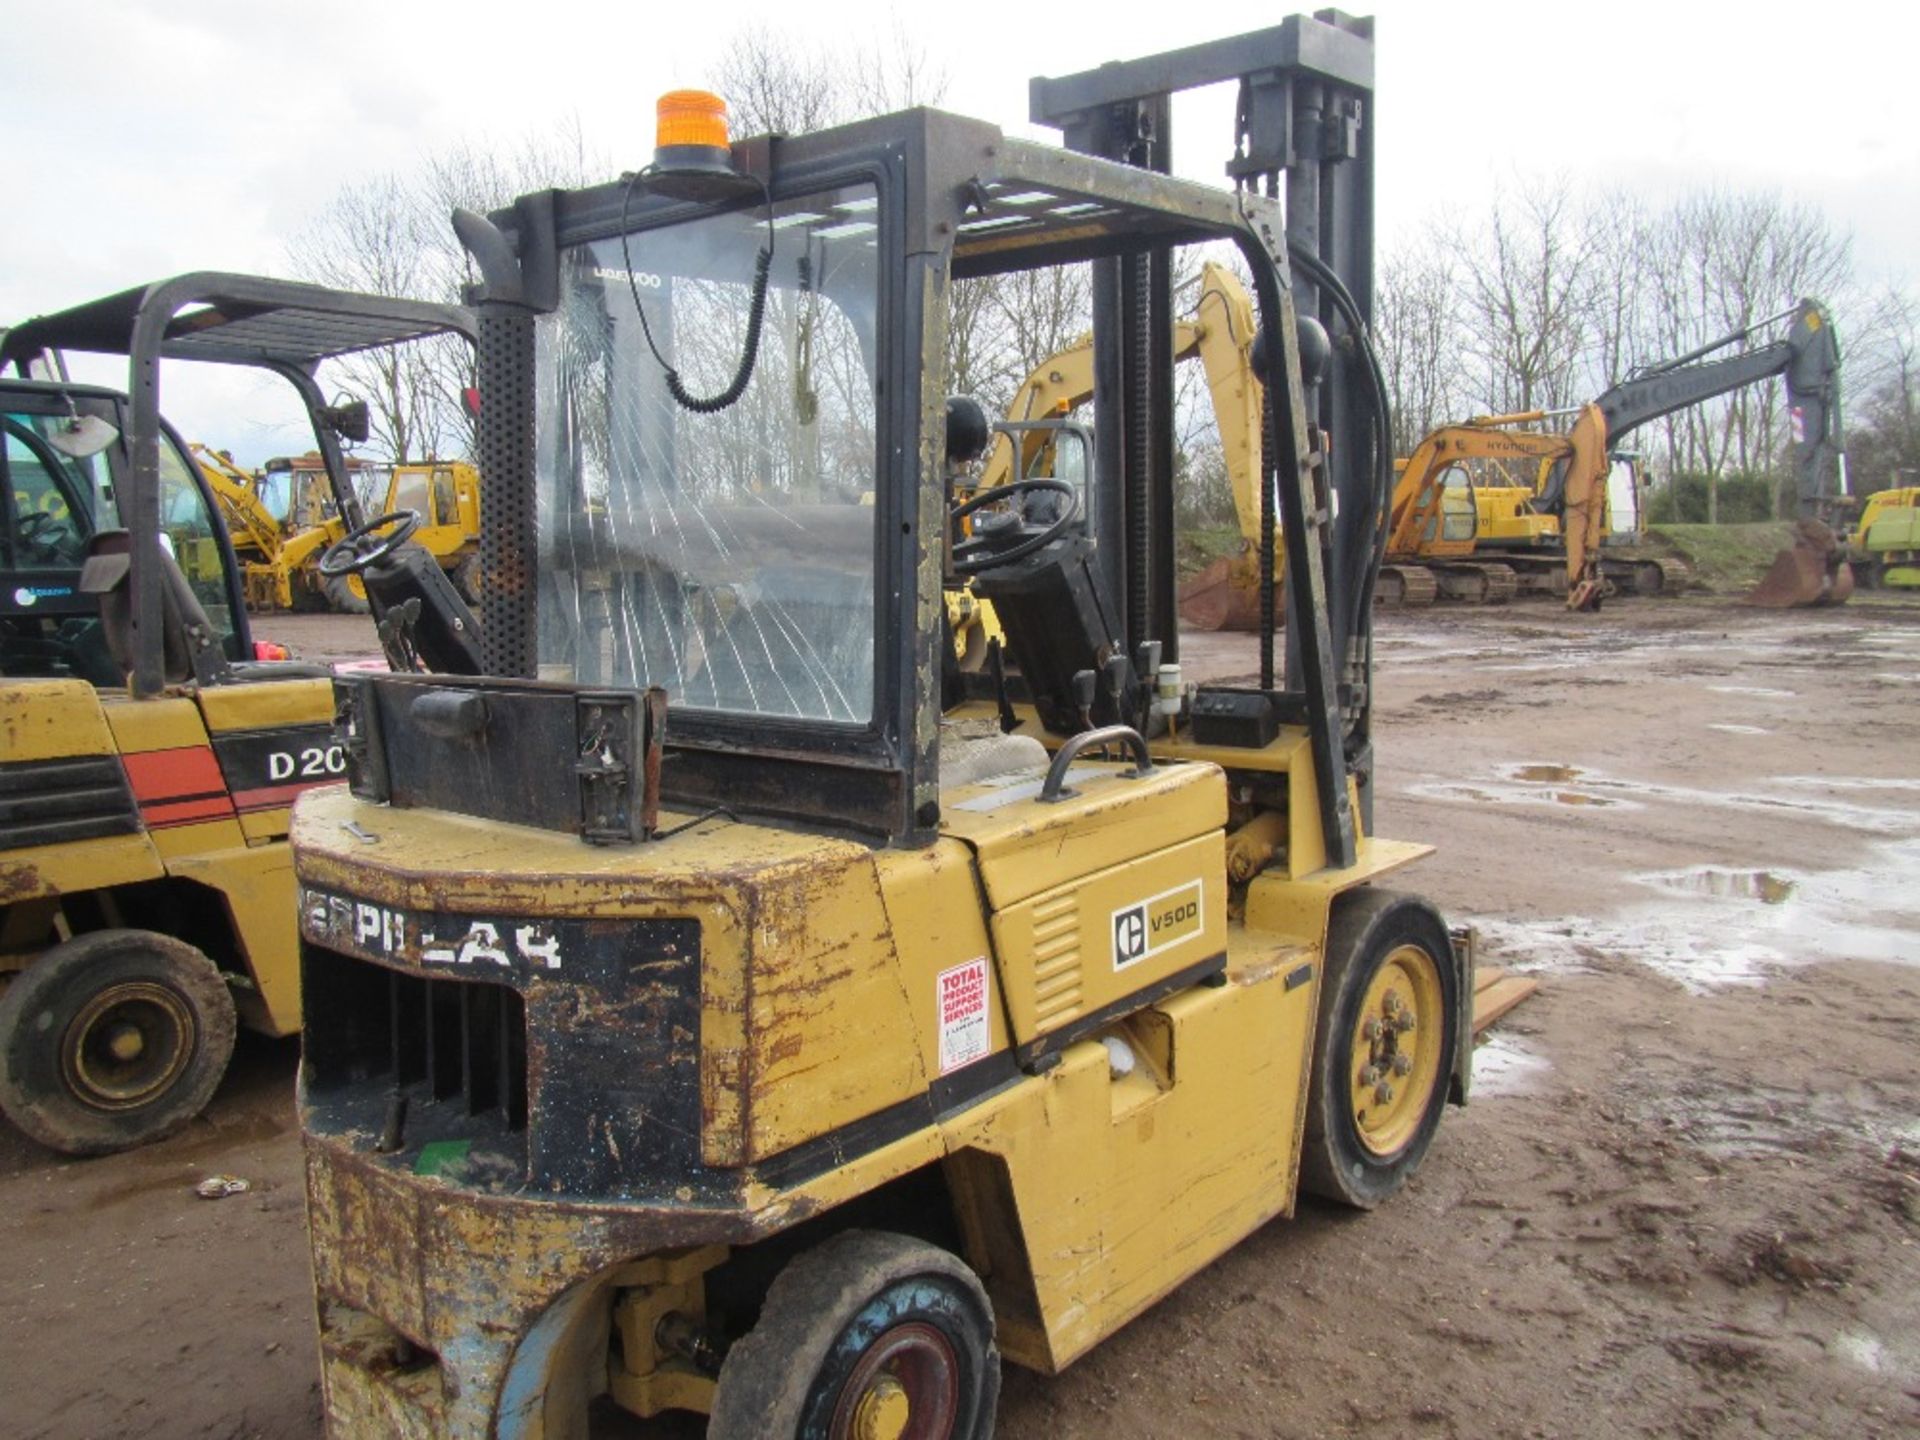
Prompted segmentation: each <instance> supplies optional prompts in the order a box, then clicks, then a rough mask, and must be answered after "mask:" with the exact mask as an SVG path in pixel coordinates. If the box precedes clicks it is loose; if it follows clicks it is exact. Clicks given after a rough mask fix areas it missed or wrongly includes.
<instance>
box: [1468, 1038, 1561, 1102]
mask: <svg viewBox="0 0 1920 1440" xmlns="http://www.w3.org/2000/svg"><path fill="white" fill-rule="evenodd" d="M1552 1068H1553V1066H1552V1063H1551V1062H1550V1061H1548V1059H1547V1057H1546V1056H1544V1055H1537V1054H1535V1053H1534V1052H1533V1051H1531V1050H1529V1049H1528V1048H1527V1047H1526V1046H1525V1045H1522V1044H1521V1043H1520V1042H1519V1041H1518V1040H1516V1039H1514V1038H1513V1037H1512V1036H1511V1035H1505V1034H1502V1033H1500V1032H1499V1031H1495V1032H1494V1033H1493V1034H1492V1035H1489V1036H1488V1037H1487V1038H1486V1039H1485V1040H1482V1041H1481V1042H1480V1043H1479V1045H1477V1046H1475V1047H1474V1052H1473V1098H1474V1099H1476V1100H1478V1099H1480V1098H1481V1097H1483V1096H1497V1095H1532V1094H1534V1093H1536V1092H1537V1091H1538V1090H1539V1088H1540V1085H1539V1082H1540V1079H1541V1077H1542V1076H1544V1075H1545V1074H1546V1073H1547V1071H1549V1070H1551V1069H1552Z"/></svg>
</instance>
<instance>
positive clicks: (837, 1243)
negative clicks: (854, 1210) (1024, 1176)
mask: <svg viewBox="0 0 1920 1440" xmlns="http://www.w3.org/2000/svg"><path fill="white" fill-rule="evenodd" d="M999 1398H1000V1355H999V1352H998V1351H997V1350H995V1349H994V1344H993V1308H992V1306H991V1305H989V1304H988V1303H987V1295H986V1291H985V1290H983V1289H982V1288H981V1287H980V1282H979V1280H978V1279H977V1278H976V1277H975V1276H974V1274H973V1272H972V1271H971V1270H969V1269H968V1268H967V1267H966V1265H964V1264H963V1263H961V1261H960V1260H959V1259H958V1258H957V1257H955V1256H953V1255H951V1254H949V1253H948V1252H947V1251H945V1250H942V1249H939V1248H938V1247H936V1246H933V1245H928V1244H925V1243H924V1242H922V1241H919V1240H913V1239H909V1238H908V1237H907V1236H905V1235H893V1234H888V1233H886V1232H884V1231H878V1230H847V1231H843V1232H842V1233H841V1234H839V1235H836V1236H834V1237H833V1238H832V1239H831V1240H828V1241H826V1242H824V1243H823V1244H821V1245H819V1246H817V1247H815V1248H814V1249H812V1250H809V1251H807V1252H806V1253H805V1254H803V1255H801V1256H799V1257H798V1258H797V1259H795V1260H794V1261H793V1262H792V1263H790V1264H789V1265H788V1266H787V1268H786V1269H785V1270H783V1271H781V1272H780V1276H779V1278H778V1279H776V1280H775V1281H774V1282H773V1285H772V1287H771V1288H770V1289H769V1290H768V1291H767V1299H766V1303H765V1304H764V1305H763V1306H762V1307H761V1310H760V1319H759V1322H758V1323H757V1324H756V1325H755V1326H754V1327H753V1329H752V1330H751V1331H749V1332H748V1333H747V1334H746V1335H745V1336H743V1337H742V1338H741V1339H740V1340H739V1341H737V1342H736V1343H735V1344H734V1346H733V1348H732V1349H731V1350H730V1351H728V1352H727V1358H726V1362H725V1363H724V1364H723V1365H722V1366H721V1367H720V1381H719V1386H718V1388H717V1389H716V1390H715V1392H714V1405H713V1415H712V1419H711V1421H710V1422H709V1424H708V1427H707V1437H708V1440H771V1437H780V1440H786V1437H793V1440H975V1437H978V1436H986V1435H991V1434H992V1433H993V1414H994V1410H995V1408H996V1406H997V1404H998V1402H999Z"/></svg>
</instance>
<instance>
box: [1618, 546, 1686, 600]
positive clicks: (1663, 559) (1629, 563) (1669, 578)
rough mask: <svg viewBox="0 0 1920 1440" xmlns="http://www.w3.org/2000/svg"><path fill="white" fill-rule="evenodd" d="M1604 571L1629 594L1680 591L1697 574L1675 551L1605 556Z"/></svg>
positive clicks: (1672, 592) (1662, 593) (1676, 593)
mask: <svg viewBox="0 0 1920 1440" xmlns="http://www.w3.org/2000/svg"><path fill="white" fill-rule="evenodd" d="M1600 571H1601V573H1602V574H1603V575H1605V576H1606V577H1607V579H1609V580H1611V581H1612V582H1613V583H1614V584H1615V585H1616V586H1617V587H1618V588H1619V589H1620V591H1621V592H1622V593H1624V594H1628V595H1649V596H1651V595H1678V594H1679V593H1680V592H1681V591H1682V590H1684V589H1686V588H1687V582H1688V581H1689V580H1691V579H1692V578H1693V570H1692V568H1691V567H1690V566H1688V564H1687V562H1686V561H1684V560H1681V559H1677V558H1676V557H1674V556H1671V555H1646V556H1635V557H1633V558H1631V559H1628V558H1625V557H1618V558H1616V557H1612V556H1602V557H1601V559H1600Z"/></svg>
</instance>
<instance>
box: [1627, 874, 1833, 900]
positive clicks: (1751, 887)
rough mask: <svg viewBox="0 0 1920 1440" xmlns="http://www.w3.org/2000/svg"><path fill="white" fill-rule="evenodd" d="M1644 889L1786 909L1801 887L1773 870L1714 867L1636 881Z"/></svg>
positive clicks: (1653, 876)
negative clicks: (1743, 900)
mask: <svg viewBox="0 0 1920 1440" xmlns="http://www.w3.org/2000/svg"><path fill="white" fill-rule="evenodd" d="M1634 878H1635V879H1637V880H1638V881H1639V882H1640V883H1641V884H1642V885H1652V886H1656V887H1658V888H1659V889H1662V890H1677V891H1680V892H1681V893H1683V894H1692V895H1720V896H1733V897H1736V898H1739V899H1745V900H1758V901H1759V902H1760V903H1761V904H1762V905H1784V904H1786V903H1787V901H1789V900H1791V899H1792V898H1793V892H1794V891H1795V890H1796V889H1798V888H1799V886H1798V885H1797V884H1796V883H1795V882H1794V881H1792V880H1789V879H1787V878H1786V877H1785V876H1784V875H1776V874H1774V873H1773V871H1771V870H1720V869H1717V868H1715V867H1714V866H1711V865H1702V866H1697V867H1695V868H1694V869H1692V870H1673V871H1668V872H1666V873H1664V874H1654V875H1639V876H1636V877H1634Z"/></svg>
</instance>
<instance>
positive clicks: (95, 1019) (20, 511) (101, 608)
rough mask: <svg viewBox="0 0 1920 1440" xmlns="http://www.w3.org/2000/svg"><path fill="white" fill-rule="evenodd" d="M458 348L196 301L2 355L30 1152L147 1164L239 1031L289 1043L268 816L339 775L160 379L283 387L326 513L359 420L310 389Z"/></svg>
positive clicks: (51, 323)
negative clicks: (130, 1156) (257, 638)
mask: <svg viewBox="0 0 1920 1440" xmlns="http://www.w3.org/2000/svg"><path fill="white" fill-rule="evenodd" d="M471 328H472V326H471V320H470V318H469V317H468V316H467V314H466V312H465V311H462V310H460V309H458V308H457V307H450V306H439V305H422V304H416V303H413V302H410V301H393V300H385V299H380V298H376V297H372V296H359V295H347V294H341V293H338V292H334V291H329V290H324V289H321V288H319V287H317V286H311V285H294V284H288V283H286V282H282V281H276V280H264V279H258V278H255V277H251V276H243V275H223V274H195V275H185V276H181V277H178V278H176V279H173V280H168V281H162V282H160V283H157V284H154V285H149V286H146V287H144V288H141V289H137V290H130V291H127V292H125V293H123V294H119V295H113V296H109V297H107V298H105V299H102V300H97V301H94V302H92V303H91V304H88V305H83V306H80V307H77V308H75V309H72V310H66V311H62V312H60V313H58V314H53V315H45V316H41V317H38V318H36V319H33V320H29V321H27V322H26V323H25V324H23V325H20V326H18V327H16V328H14V329H12V330H10V331H8V332H6V334H5V335H4V337H3V338H0V368H3V367H8V366H10V367H13V368H14V369H15V370H17V372H18V378H14V377H6V378H0V427H4V430H5V448H4V451H0V497H4V500H5V506H4V515H0V986H3V987H4V989H0V1111H4V1112H5V1114H6V1116H7V1118H8V1119H9V1120H11V1121H12V1122H13V1123H14V1124H15V1125H17V1126H18V1127H19V1128H20V1129H21V1130H23V1131H25V1132H26V1133H27V1134H28V1135H30V1136H32V1137H33V1138H34V1139H35V1140H38V1141H39V1142H40V1143H42V1144H43V1145H48V1146H51V1147H53V1148H54V1149H57V1150H62V1151H65V1152H67V1153H69V1154H76V1155H90V1154H99V1153H103V1152H106V1151H111V1150H119V1149H124V1148H126V1147H128V1146H132V1145H137V1144H141V1143H144V1142H146V1141H149V1140H153V1139H156V1138H158V1137H160V1136H162V1135H164V1134H166V1133H168V1132H169V1131H171V1130H173V1129H176V1128H177V1127H179V1126H180V1125H182V1124H184V1123H186V1122H187V1121H188V1120H190V1119H192V1118H193V1116H195V1115H196V1114H198V1113H199V1112H200V1110H201V1108H202V1107H203V1106H204V1105H205V1104H206V1102H207V1100H208V1099H209V1098H210V1097H211V1096H212V1094H213V1092H214V1089H215V1087H217V1086H218V1084H219V1083H220V1078H221V1076H222V1074H223V1073H224V1072H225V1069H226V1064H227V1058H228V1055H229V1054H230V1052H231V1051H232V1048H233V1042H234V1030H235V1026H236V1023H241V1024H245V1025H247V1026H249V1027H251V1028H253V1029H257V1030H260V1031H263V1032H265V1033H267V1034H270V1035H286V1034H291V1033H292V1032H294V1031H295V1030H297V1029H298V1028H299V1025H300V1003H299V986H298V973H297V949H296V946H297V932H296V929H295V924H294V888H293V869H292V857H291V855H290V854H289V852H288V848H287V843H286V839H287V831H288V827H289V824H290V816H291V813H292V812H291V807H292V804H293V801H294V797H295V796H296V795H298V794H299V793H300V792H301V791H302V790H305V789H308V788H310V787H312V786H315V785H321V784H326V783H328V782H330V781H333V780H336V779H337V778H338V777H339V776H340V774H341V773H342V771H343V769H344V765H345V761H344V757H343V756H342V754H341V752H340V750H339V748H338V747H337V746H336V745H335V744H334V742H333V739H332V726H331V721H332V718H333V696H332V688H331V686H330V684H329V683H328V678H327V672H326V671H324V670H321V669H317V668H314V667H311V666H304V665H297V664H291V663H287V662H286V661H285V658H284V657H285V652H284V651H281V650H279V647H277V646H261V647H256V645H255V643H254V641H253V638H252V635H251V633H250V630H249V627H248V621H247V612H246V607H245V605H244V603H243V600H244V594H243V589H242V584H241V577H240V567H239V566H238V565H237V564H236V563H235V560H234V551H233V546H232V544H231V542H230V539H229V536H228V533H227V530H226V527H225V525H224V524H222V522H221V515H220V509H219V505H218V503H217V498H216V496H215V493H214V491H213V490H212V488H211V487H210V485H209V482H208V479H207V476H206V474H205V472H204V471H203V470H202V469H201V467H200V466H198V465H196V464H195V463H194V462H193V460H192V459H191V458H190V452H189V450H188V447H187V446H185V445H183V444H182V443H181V441H180V437H179V436H178V435H177V434H176V433H175V432H174V431H173V429H172V427H170V426H169V425H168V424H167V423H166V422H165V421H164V420H163V419H162V418H161V415H160V402H159V395H160V369H161V365H160V362H161V361H162V360H163V359H166V360H203V361H214V362H223V363H229V364H246V365H255V366H261V367H264V368H266V369H268V370H271V371H274V372H277V373H279V374H281V375H283V376H285V378H287V379H288V380H290V381H291V382H292V383H293V384H294V386H295V388H296V390H298V391H299V393H300V394H301V395H302V397H303V399H304V400H305V401H306V404H307V408H308V411H309V414H310V416H311V418H312V419H313V422H314V427H315V432H316V435H317V438H318V440H319V442H320V445H321V447H322V450H323V452H324V454H325V455H326V457H327V461H328V468H329V471H330V473H331V475H332V476H333V478H334V480H335V482H336V487H337V491H338V493H343V494H344V497H345V500H346V501H350V500H351V491H350V490H348V489H345V488H344V482H345V471H344V468H343V467H342V465H341V455H340V448H339V441H340V438H341V435H342V434H343V433H348V434H351V433H352V432H353V431H354V430H355V429H356V428H358V427H359V425H361V424H363V423H364V409H360V410H356V409H355V408H354V407H353V406H351V405H349V406H346V407H329V406H327V405H326V404H325V403H324V401H323V399H322V397H321V393H320V391H319V389H318V387H317V385H316V384H315V382H314V378H313V375H314V371H315V369H316V368H317V367H318V365H319V363H320V362H321V361H322V360H324V359H326V358H328V357H329V356H332V355H335V354H339V353H344V352H346V351H351V350H357V349H362V348H365V347H367V346H370V345H376V344H379V345H384V344H391V343H402V342H405V341H409V340H414V339H420V338H424V337H426V336H431V335H440V334H444V333H448V332H452V333H455V334H465V333H467V332H469V331H470V330H471ZM70 350H80V351H97V352H105V353H110V354H115V355H124V356H126V357H128V359H129V362H130V371H131V379H130V383H129V391H128V393H127V394H120V393H117V392H115V391H112V390H108V389H103V388H100V387H97V386H91V385H79V384H75V383H72V382H71V381H69V380H67V379H65V378H63V377H64V368H63V365H62V363H61V362H60V361H59V359H58V357H59V356H60V355H61V354H62V353H63V352H65V351H70ZM362 434H363V436H364V432H362ZM343 503H344V502H343ZM384 518H387V517H383V519H384ZM355 523H356V525H357V524H358V523H359V522H358V520H357V519H356V521H355ZM385 533H390V528H389V531H388V532H385ZM355 553H357V552H355ZM274 653H277V654H278V655H279V656H280V658H279V659H270V658H263V657H266V656H268V655H271V654H274Z"/></svg>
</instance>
